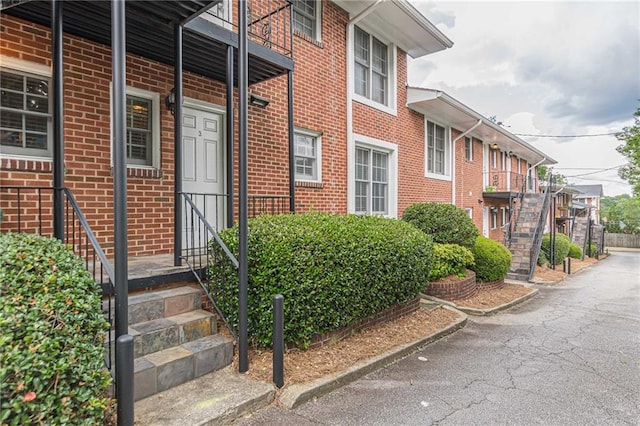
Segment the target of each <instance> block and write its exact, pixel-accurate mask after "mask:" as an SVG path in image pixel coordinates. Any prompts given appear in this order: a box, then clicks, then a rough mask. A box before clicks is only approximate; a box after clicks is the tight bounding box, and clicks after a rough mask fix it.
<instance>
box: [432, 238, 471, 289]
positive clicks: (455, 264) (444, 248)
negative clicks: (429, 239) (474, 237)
mask: <svg viewBox="0 0 640 426" xmlns="http://www.w3.org/2000/svg"><path fill="white" fill-rule="evenodd" d="M473 263H474V259H473V253H471V250H469V249H468V248H466V247H462V246H459V245H457V244H438V243H434V244H433V266H432V268H431V272H430V273H429V281H437V280H439V279H440V278H444V277H448V276H449V275H457V276H459V277H464V276H465V275H466V273H467V268H470V267H471V266H472V265H473Z"/></svg>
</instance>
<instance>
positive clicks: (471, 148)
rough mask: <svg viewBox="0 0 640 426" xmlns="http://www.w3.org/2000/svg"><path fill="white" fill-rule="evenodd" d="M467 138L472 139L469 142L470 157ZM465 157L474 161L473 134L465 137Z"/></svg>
mask: <svg viewBox="0 0 640 426" xmlns="http://www.w3.org/2000/svg"><path fill="white" fill-rule="evenodd" d="M467 139H468V140H469V141H470V142H469V158H467ZM464 144H465V146H464V159H465V160H467V161H469V162H472V161H473V138H472V137H471V136H465V137H464Z"/></svg>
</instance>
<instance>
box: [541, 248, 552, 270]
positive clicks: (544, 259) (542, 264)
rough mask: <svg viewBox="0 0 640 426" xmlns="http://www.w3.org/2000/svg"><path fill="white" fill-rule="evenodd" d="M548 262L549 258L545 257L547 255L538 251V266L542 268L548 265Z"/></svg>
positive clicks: (542, 251)
mask: <svg viewBox="0 0 640 426" xmlns="http://www.w3.org/2000/svg"><path fill="white" fill-rule="evenodd" d="M549 263H550V262H549V257H548V256H547V253H546V252H545V251H544V250H542V249H540V253H538V265H539V266H544V265H548V264H549Z"/></svg>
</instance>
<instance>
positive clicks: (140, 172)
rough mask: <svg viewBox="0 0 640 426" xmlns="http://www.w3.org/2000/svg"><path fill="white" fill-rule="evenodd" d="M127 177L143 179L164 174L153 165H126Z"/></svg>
mask: <svg viewBox="0 0 640 426" xmlns="http://www.w3.org/2000/svg"><path fill="white" fill-rule="evenodd" d="M111 176H113V166H111ZM127 177H130V178H144V179H162V178H163V177H164V174H163V173H162V170H161V169H156V168H155V167H141V166H129V165H128V166H127Z"/></svg>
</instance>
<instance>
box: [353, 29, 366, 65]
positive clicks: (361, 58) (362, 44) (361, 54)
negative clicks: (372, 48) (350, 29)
mask: <svg viewBox="0 0 640 426" xmlns="http://www.w3.org/2000/svg"><path fill="white" fill-rule="evenodd" d="M354 45H355V49H354V53H355V59H356V62H360V63H363V64H366V65H369V34H367V33H366V32H364V31H362V30H361V29H360V28H358V27H356V28H355V41H354Z"/></svg>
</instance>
